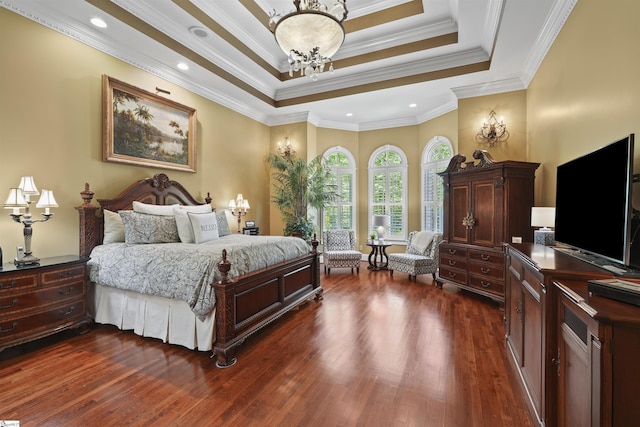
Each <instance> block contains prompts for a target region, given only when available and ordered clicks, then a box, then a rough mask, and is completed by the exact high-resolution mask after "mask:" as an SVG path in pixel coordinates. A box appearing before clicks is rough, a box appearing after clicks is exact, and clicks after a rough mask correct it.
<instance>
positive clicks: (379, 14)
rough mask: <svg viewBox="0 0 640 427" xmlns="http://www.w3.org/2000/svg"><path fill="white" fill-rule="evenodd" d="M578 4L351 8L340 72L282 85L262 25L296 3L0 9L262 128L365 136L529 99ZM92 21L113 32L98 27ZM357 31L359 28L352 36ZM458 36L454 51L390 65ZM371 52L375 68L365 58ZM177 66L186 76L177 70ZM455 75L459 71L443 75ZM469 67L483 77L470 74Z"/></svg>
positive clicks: (366, 1)
mask: <svg viewBox="0 0 640 427" xmlns="http://www.w3.org/2000/svg"><path fill="white" fill-rule="evenodd" d="M576 2H577V0H509V1H506V0H380V1H371V0H347V1H346V5H347V8H348V10H349V14H348V17H347V20H346V21H345V22H344V25H345V28H346V29H347V35H346V38H345V42H344V45H343V46H342V48H341V49H340V50H339V51H338V53H337V54H336V55H335V56H334V58H333V59H334V61H335V67H336V70H335V72H333V73H328V72H326V71H325V72H324V73H322V74H321V75H320V77H319V78H318V80H317V81H315V82H314V81H312V80H311V79H309V78H306V77H298V78H294V79H286V78H284V79H283V78H281V77H280V76H279V73H285V74H286V73H287V72H288V64H287V62H286V59H287V58H286V55H285V54H284V53H283V52H282V51H281V50H280V48H279V47H278V45H277V44H276V42H275V40H274V38H273V35H272V34H271V33H270V32H269V30H268V29H267V27H266V25H267V23H268V22H267V15H268V13H269V11H271V10H274V9H275V10H277V11H280V12H287V11H289V10H291V9H293V2H292V1H291V0H111V1H109V0H55V1H51V0H0V6H2V7H4V8H6V9H9V10H11V11H13V12H16V13H18V14H21V15H23V16H25V17H27V18H29V19H32V20H34V21H36V22H38V23H40V24H42V25H45V26H48V27H50V28H52V29H53V30H55V31H59V32H61V33H63V34H65V35H67V36H69V37H72V38H74V39H76V40H78V41H80V42H82V43H85V44H87V45H90V46H92V47H94V48H96V49H98V50H100V51H102V52H105V53H106V54H109V55H111V56H114V57H116V58H119V59H121V60H123V61H125V62H127V63H130V64H132V65H134V66H136V67H139V68H141V69H143V70H145V71H147V72H149V73H151V74H154V75H156V76H158V77H161V78H163V79H165V80H167V81H170V82H172V83H174V84H177V85H179V86H181V87H184V88H186V89H188V90H190V91H192V92H195V93H197V94H200V95H202V96H204V97H205V98H208V99H210V100H212V101H214V102H217V103H219V104H222V105H224V106H226V107H228V108H230V109H232V110H235V111H237V112H239V113H241V114H244V115H246V116H249V117H251V118H253V119H255V120H258V121H260V122H262V123H265V124H267V125H270V126H272V125H279V124H286V123H294V122H299V121H305V120H306V121H309V122H310V123H312V124H314V125H316V126H321V127H331V128H337V129H346V130H356V131H359V130H370V129H379V128H389V127H396V126H404V125H411V124H418V123H422V122H424V121H426V120H429V119H431V118H434V117H437V116H439V115H441V114H443V113H446V112H448V111H451V110H454V109H456V108H457V102H458V99H460V98H465V97H470V96H480V95H487V94H492V93H499V92H505V91H511V90H519V89H525V88H526V87H527V86H528V84H529V82H530V80H531V78H532V77H533V75H534V73H535V71H536V69H537V67H538V66H539V65H540V63H541V61H542V60H543V58H544V55H545V54H546V52H547V50H548V49H549V47H550V45H551V43H552V42H553V40H554V38H555V36H556V35H557V34H558V32H559V31H560V28H561V27H562V25H563V24H564V21H565V20H566V18H567V17H568V15H569V13H570V12H571V10H572V8H573V6H574V5H575V3H576ZM416 10H418V12H416ZM252 11H253V13H252ZM407 11H408V12H407ZM256 15H258V18H257V17H256ZM262 15H264V17H263V16H262ZM94 17H100V18H102V19H103V20H104V21H106V23H107V25H108V27H107V28H105V29H99V28H97V27H94V26H93V25H91V24H90V22H89V21H90V19H91V18H94ZM392 18H397V19H393V20H392ZM350 25H353V26H355V27H358V28H357V29H356V30H353V31H349V28H350ZM194 29H196V30H197V31H195V33H200V34H204V35H205V37H198V36H196V35H195V34H194ZM225 31H226V32H228V34H227V35H225V34H224V33H225ZM456 32H457V41H454V42H452V43H449V44H444V45H439V46H436V47H430V46H428V48H425V45H421V46H422V47H421V48H418V49H409V50H408V51H405V52H403V53H402V54H393V55H386V57H385V52H387V51H395V50H397V49H399V47H402V46H413V45H415V44H418V45H420V42H422V43H429V42H430V41H432V40H435V39H434V38H436V37H448V36H447V35H451V34H453V35H455V33H456ZM367 53H369V54H371V55H372V56H374V58H373V59H371V60H369V59H367V58H363V57H360V56H359V55H362V54H367ZM179 62H185V63H187V64H188V65H189V70H187V71H182V70H179V69H178V68H177V64H178V63H179ZM341 63H342V65H341ZM455 67H460V68H461V69H462V70H463V71H462V72H458V73H456V72H453V71H443V70H452V69H453V70H455V69H456V68H455ZM474 68H475V69H480V71H473V72H469V71H470V70H473V69H474ZM438 73H444V77H443V78H440V76H439V75H438ZM455 74H458V75H455ZM113 77H116V78H118V76H113ZM436 77H437V78H436ZM385 86H386V88H385ZM143 89H146V90H149V91H153V88H143ZM310 98H313V100H310ZM411 103H415V104H416V107H414V108H410V107H409V104H411ZM280 105H282V106H280ZM347 113H351V114H352V116H351V117H348V116H347Z"/></svg>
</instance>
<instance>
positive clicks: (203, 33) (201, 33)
mask: <svg viewBox="0 0 640 427" xmlns="http://www.w3.org/2000/svg"><path fill="white" fill-rule="evenodd" d="M189 32H190V33H191V34H193V35H194V36H196V37H200V38H201V39H205V38H207V37H209V32H208V31H207V30H205V29H204V28H202V27H197V26H193V27H189Z"/></svg>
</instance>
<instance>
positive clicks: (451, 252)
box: [449, 249, 458, 254]
mask: <svg viewBox="0 0 640 427" xmlns="http://www.w3.org/2000/svg"><path fill="white" fill-rule="evenodd" d="M456 252H458V251H457V250H455V249H449V253H450V254H455V253H456Z"/></svg>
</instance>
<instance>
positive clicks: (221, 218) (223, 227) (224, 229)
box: [216, 211, 231, 237]
mask: <svg viewBox="0 0 640 427" xmlns="http://www.w3.org/2000/svg"><path fill="white" fill-rule="evenodd" d="M216 219H217V220H218V235H219V236H220V237H224V236H228V235H229V234H231V230H229V223H228V222H227V214H226V213H225V211H221V212H216Z"/></svg>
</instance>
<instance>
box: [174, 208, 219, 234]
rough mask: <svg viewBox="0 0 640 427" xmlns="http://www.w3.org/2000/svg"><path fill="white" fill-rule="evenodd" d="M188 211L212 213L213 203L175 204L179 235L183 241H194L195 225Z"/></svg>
mask: <svg viewBox="0 0 640 427" xmlns="http://www.w3.org/2000/svg"><path fill="white" fill-rule="evenodd" d="M187 212H193V213H211V205H196V206H182V205H180V206H174V207H173V213H174V214H175V217H176V226H177V227H178V236H180V241H181V242H182V243H193V242H194V241H195V237H194V236H193V227H192V226H191V221H190V220H189V216H188V215H187Z"/></svg>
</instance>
